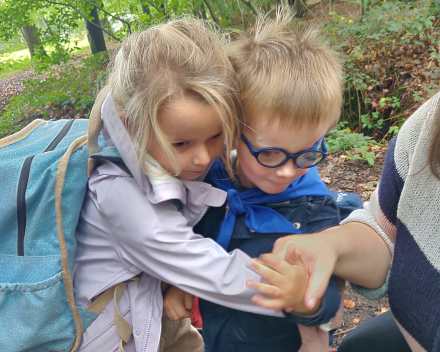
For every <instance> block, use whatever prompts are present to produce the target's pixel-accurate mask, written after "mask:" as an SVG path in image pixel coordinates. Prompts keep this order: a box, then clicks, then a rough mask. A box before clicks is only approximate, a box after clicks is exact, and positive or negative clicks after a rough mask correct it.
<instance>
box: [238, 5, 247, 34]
mask: <svg viewBox="0 0 440 352" xmlns="http://www.w3.org/2000/svg"><path fill="white" fill-rule="evenodd" d="M237 3H238V7H239V9H240V13H241V21H242V22H243V30H246V18H245V16H244V9H243V4H242V3H241V1H240V0H237Z"/></svg>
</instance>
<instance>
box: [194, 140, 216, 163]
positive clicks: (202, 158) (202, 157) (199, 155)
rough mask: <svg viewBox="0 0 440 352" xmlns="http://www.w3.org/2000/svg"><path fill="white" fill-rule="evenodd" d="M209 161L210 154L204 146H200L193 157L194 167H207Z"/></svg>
mask: <svg viewBox="0 0 440 352" xmlns="http://www.w3.org/2000/svg"><path fill="white" fill-rule="evenodd" d="M211 161H212V160H211V153H210V150H209V148H208V147H207V146H206V145H202V146H200V148H197V150H196V153H195V154H194V157H193V163H194V165H197V166H203V167H207V166H208V165H209V163H210V162H211Z"/></svg>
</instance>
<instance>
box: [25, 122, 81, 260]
mask: <svg viewBox="0 0 440 352" xmlns="http://www.w3.org/2000/svg"><path fill="white" fill-rule="evenodd" d="M73 122H74V120H70V121H68V122H67V123H66V124H65V125H64V126H63V128H62V129H61V131H60V132H59V133H58V134H57V136H56V137H55V138H54V139H53V141H52V142H51V143H50V144H49V146H48V147H47V148H46V149H45V150H44V151H43V153H46V152H50V151H53V150H54V149H55V148H56V147H57V145H58V143H60V142H61V140H62V139H63V138H64V137H65V136H66V134H67V133H68V132H69V130H70V128H71V127H72V125H73ZM35 157H36V155H31V156H28V157H27V158H26V159H25V160H24V162H23V166H22V168H21V172H20V177H19V179H18V187H17V255H18V256H24V236H25V233H26V190H27V185H28V182H29V175H30V172H31V165H32V160H33V159H34V158H35Z"/></svg>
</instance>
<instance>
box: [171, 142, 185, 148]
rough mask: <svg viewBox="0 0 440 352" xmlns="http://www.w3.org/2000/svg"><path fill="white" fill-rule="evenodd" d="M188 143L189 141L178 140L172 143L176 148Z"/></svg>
mask: <svg viewBox="0 0 440 352" xmlns="http://www.w3.org/2000/svg"><path fill="white" fill-rule="evenodd" d="M187 144H188V142H177V143H171V145H172V146H173V147H174V148H182V147H184V146H185V145H187Z"/></svg>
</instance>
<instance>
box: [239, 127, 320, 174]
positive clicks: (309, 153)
mask: <svg viewBox="0 0 440 352" xmlns="http://www.w3.org/2000/svg"><path fill="white" fill-rule="evenodd" d="M241 139H242V140H243V142H244V143H245V144H246V145H247V147H248V148H249V151H250V153H251V154H252V155H253V156H254V158H255V159H257V161H258V163H259V164H260V165H263V166H265V167H270V168H275V167H280V166H281V165H284V164H285V163H286V162H287V161H288V160H290V159H292V160H293V162H294V164H295V166H296V167H298V168H300V169H309V168H311V167H313V166H316V165H318V164H319V163H320V162H321V161H323V160H324V159H325V158H326V157H327V155H328V150H327V148H326V146H325V142H324V136H322V137H321V138H320V139H319V141H317V142H316V143H315V144H314V145H313V146H312V148H311V149H307V150H303V151H302V152H299V153H296V154H289V153H287V152H286V151H285V150H282V149H280V148H263V149H259V150H255V149H254V148H252V145H251V143H250V142H249V141H248V140H247V138H246V137H245V136H244V135H243V134H242V135H241ZM319 147H321V150H319V149H318V148H319Z"/></svg>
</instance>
